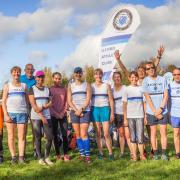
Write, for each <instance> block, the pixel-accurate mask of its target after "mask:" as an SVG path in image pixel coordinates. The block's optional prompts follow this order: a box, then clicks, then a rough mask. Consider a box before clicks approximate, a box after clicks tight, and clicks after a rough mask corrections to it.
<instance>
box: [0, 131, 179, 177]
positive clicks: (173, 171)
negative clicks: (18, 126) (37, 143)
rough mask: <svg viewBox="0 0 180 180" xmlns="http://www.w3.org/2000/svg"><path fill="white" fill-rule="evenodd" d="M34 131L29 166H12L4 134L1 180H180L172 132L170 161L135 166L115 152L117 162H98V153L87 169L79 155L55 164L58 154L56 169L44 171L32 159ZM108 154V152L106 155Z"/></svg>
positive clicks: (28, 138)
mask: <svg viewBox="0 0 180 180" xmlns="http://www.w3.org/2000/svg"><path fill="white" fill-rule="evenodd" d="M31 138H32V136H31V133H30V130H29V132H28V136H27V152H26V154H27V164H26V165H11V164H10V154H9V151H8V148H7V142H6V132H5V133H4V157H5V162H4V163H3V164H2V165H0V179H26V180H27V179H33V180H37V179H48V180H49V179H62V180H66V179H67V180H68V179H72V180H76V179H78V180H79V179H91V180H92V179H139V180H141V179H148V180H149V179H171V180H176V179H177V180H178V179H180V161H179V160H176V159H175V158H174V147H173V139H172V131H171V128H169V130H168V141H169V142H168V147H169V150H168V154H169V156H170V161H168V162H164V161H162V160H158V161H153V160H149V159H148V160H147V161H146V162H140V161H139V162H131V161H130V160H129V156H128V154H127V156H125V158H124V159H120V158H118V155H119V151H118V149H117V148H115V149H114V154H115V160H114V161H113V162H111V161H109V160H97V159H96V154H95V152H94V153H93V152H92V163H91V164H90V165H87V164H85V163H83V162H79V160H78V153H77V152H70V155H71V158H72V160H71V162H68V163H65V162H55V157H54V151H53V150H52V156H51V158H52V160H53V161H54V162H55V164H54V165H53V166H52V167H44V166H41V165H39V164H38V163H37V161H36V160H34V158H33V157H32V147H31ZM106 154H107V152H106Z"/></svg>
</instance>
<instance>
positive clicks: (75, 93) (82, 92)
mask: <svg viewBox="0 0 180 180" xmlns="http://www.w3.org/2000/svg"><path fill="white" fill-rule="evenodd" d="M70 88H71V92H72V102H73V104H74V105H75V106H76V108H77V109H80V108H82V107H83V105H84V103H85V101H86V98H87V83H86V82H82V83H81V84H80V85H77V84H76V83H75V82H73V83H72V84H71V85H70ZM85 111H90V107H89V106H88V107H87V108H86V109H85Z"/></svg>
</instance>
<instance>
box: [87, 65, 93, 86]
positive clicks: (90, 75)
mask: <svg viewBox="0 0 180 180" xmlns="http://www.w3.org/2000/svg"><path fill="white" fill-rule="evenodd" d="M85 79H86V81H87V82H88V83H92V82H94V67H93V66H86V67H85Z"/></svg>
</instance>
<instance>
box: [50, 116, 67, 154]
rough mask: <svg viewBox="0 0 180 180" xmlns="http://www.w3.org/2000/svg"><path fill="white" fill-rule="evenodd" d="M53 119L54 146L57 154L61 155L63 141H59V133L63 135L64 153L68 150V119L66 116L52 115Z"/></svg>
mask: <svg viewBox="0 0 180 180" xmlns="http://www.w3.org/2000/svg"><path fill="white" fill-rule="evenodd" d="M51 119H52V127H53V135H54V147H55V151H56V155H60V146H61V142H60V141H59V138H58V135H59V134H61V135H62V139H63V151H64V154H67V152H68V139H67V119H66V117H64V118H62V119H57V118H55V117H51ZM59 127H60V128H59ZM59 131H60V132H59Z"/></svg>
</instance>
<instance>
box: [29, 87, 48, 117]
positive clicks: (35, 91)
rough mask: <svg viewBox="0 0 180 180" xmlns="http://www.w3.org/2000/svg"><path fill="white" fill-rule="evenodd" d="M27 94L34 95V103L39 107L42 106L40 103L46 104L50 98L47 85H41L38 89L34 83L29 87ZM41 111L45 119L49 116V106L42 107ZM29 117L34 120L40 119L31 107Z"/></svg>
mask: <svg viewBox="0 0 180 180" xmlns="http://www.w3.org/2000/svg"><path fill="white" fill-rule="evenodd" d="M29 94H30V95H34V98H35V101H36V104H37V106H39V107H42V105H44V104H47V103H48V102H49V100H50V92H49V89H48V87H43V88H42V89H40V88H38V87H37V86H35V85H34V86H33V87H32V88H31V89H30V92H29ZM42 113H43V115H44V117H45V118H46V119H50V118H51V116H50V110H49V108H48V109H44V110H43V111H42ZM31 119H35V120H40V119H41V118H40V116H39V115H38V113H36V112H35V111H34V109H33V108H32V109H31Z"/></svg>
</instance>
